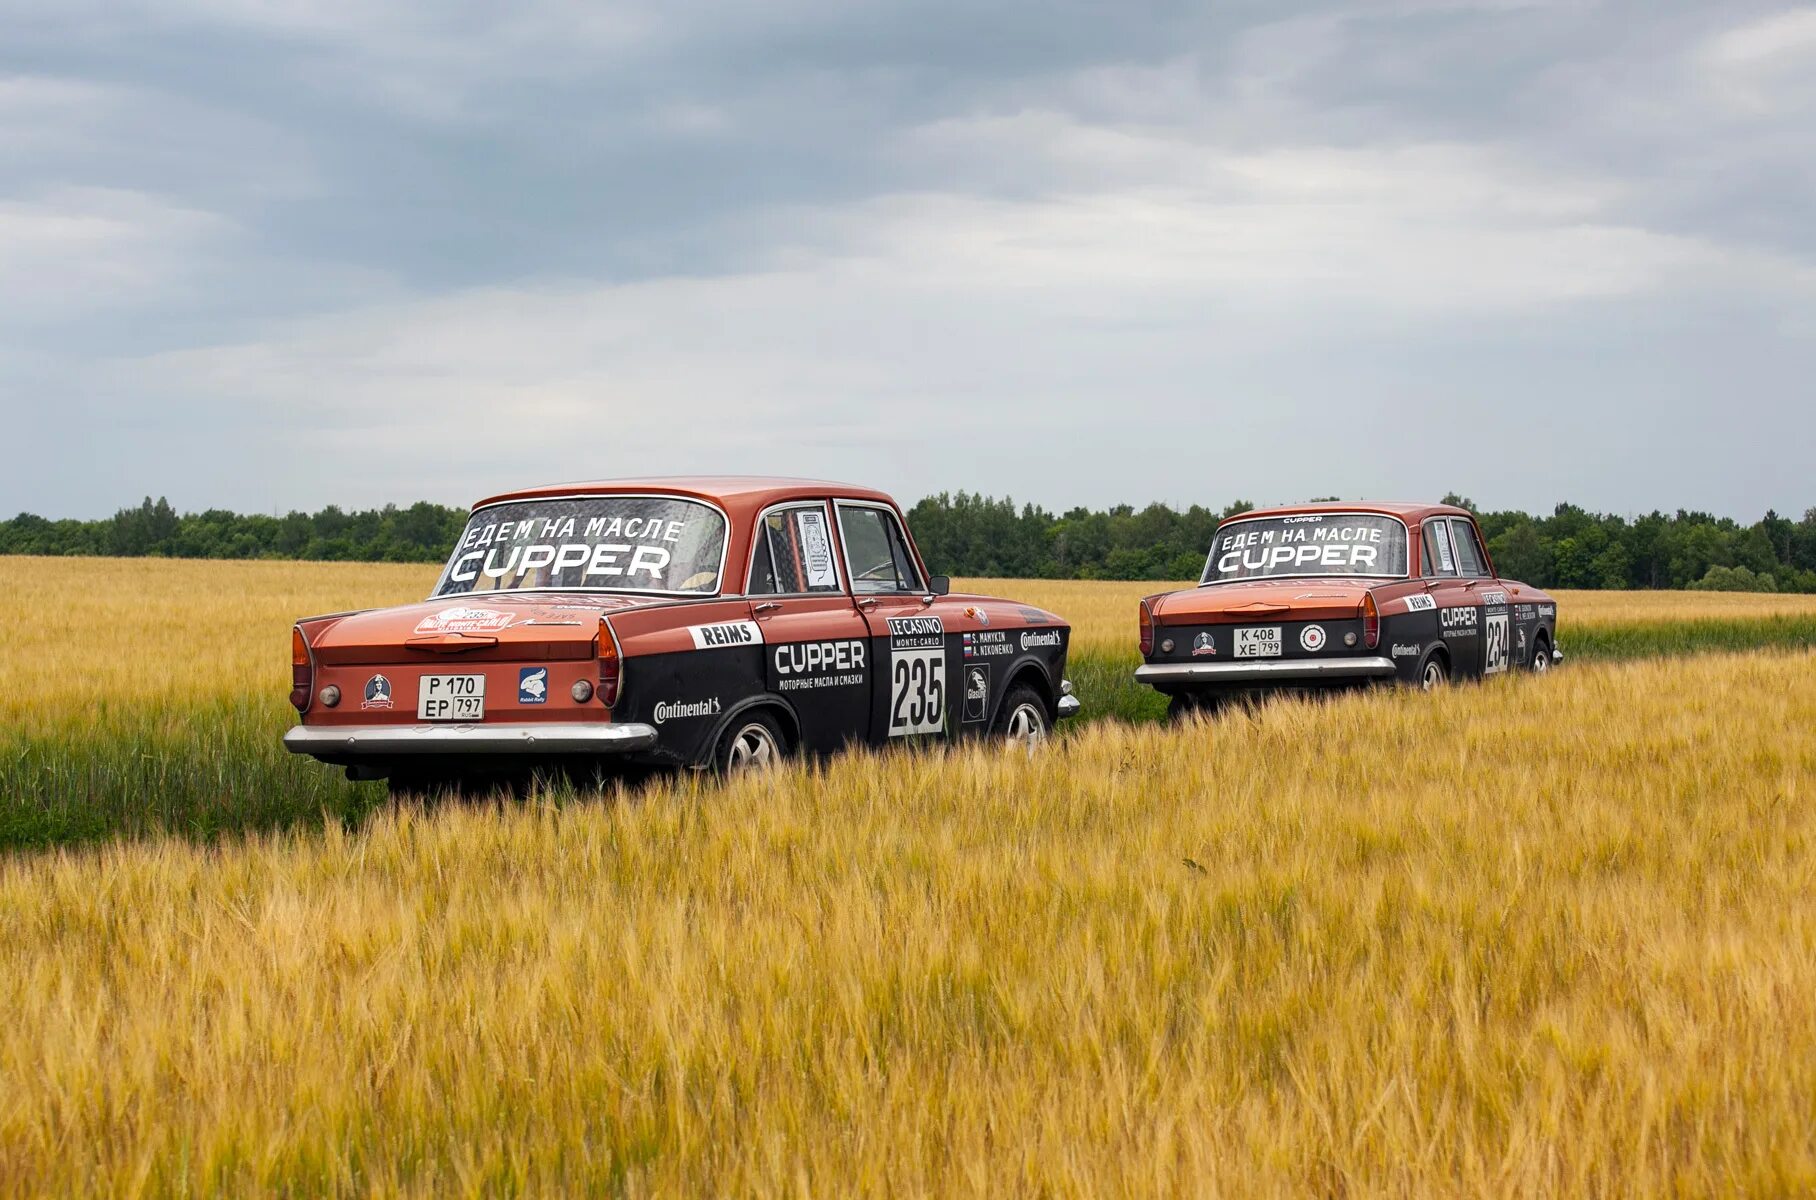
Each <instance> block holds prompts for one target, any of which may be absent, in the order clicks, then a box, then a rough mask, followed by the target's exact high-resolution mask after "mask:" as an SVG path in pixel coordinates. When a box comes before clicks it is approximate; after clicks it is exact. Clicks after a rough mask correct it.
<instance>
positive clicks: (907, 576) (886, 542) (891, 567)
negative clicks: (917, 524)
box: [839, 504, 923, 593]
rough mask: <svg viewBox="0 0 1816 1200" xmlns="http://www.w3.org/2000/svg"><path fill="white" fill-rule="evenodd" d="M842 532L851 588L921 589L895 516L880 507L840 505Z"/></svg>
mask: <svg viewBox="0 0 1816 1200" xmlns="http://www.w3.org/2000/svg"><path fill="white" fill-rule="evenodd" d="M839 532H840V534H841V535H843V537H844V539H845V569H846V571H847V572H849V573H850V575H851V590H852V591H854V592H858V593H865V592H919V591H922V590H923V588H922V585H921V573H920V572H919V571H918V570H916V569H915V565H914V556H913V555H912V554H910V553H908V543H907V540H906V539H905V538H903V537H902V531H901V528H900V527H899V526H898V525H897V524H896V521H895V515H894V514H893V513H888V512H885V511H883V510H882V509H880V508H859V507H856V506H847V505H843V504H841V505H839Z"/></svg>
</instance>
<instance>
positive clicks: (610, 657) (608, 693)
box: [598, 617, 620, 708]
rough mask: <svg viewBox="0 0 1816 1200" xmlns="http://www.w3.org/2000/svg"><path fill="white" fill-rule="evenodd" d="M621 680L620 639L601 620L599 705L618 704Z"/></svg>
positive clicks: (603, 620) (609, 705)
mask: <svg viewBox="0 0 1816 1200" xmlns="http://www.w3.org/2000/svg"><path fill="white" fill-rule="evenodd" d="M619 680H620V674H619V661H618V639H617V638H615V637H613V636H612V627H611V626H610V625H608V624H606V623H605V618H604V617H600V618H599V691H598V696H599V703H601V704H603V705H605V706H606V707H607V708H610V707H612V706H613V705H614V704H616V703H618V684H619Z"/></svg>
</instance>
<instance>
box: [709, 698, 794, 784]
mask: <svg viewBox="0 0 1816 1200" xmlns="http://www.w3.org/2000/svg"><path fill="white" fill-rule="evenodd" d="M787 757H788V738H787V736H786V735H785V734H783V732H782V727H781V726H780V725H779V724H777V723H776V719H775V718H774V717H772V716H770V715H769V714H768V713H763V712H754V713H749V714H746V715H745V716H741V717H738V718H737V719H736V720H734V721H733V722H732V723H731V724H730V725H729V726H728V727H727V728H726V730H725V733H724V735H723V736H721V737H720V738H719V744H718V746H717V747H715V748H714V750H713V770H715V771H717V772H718V773H719V774H721V775H742V774H744V773H745V772H747V771H768V770H771V769H773V768H775V767H776V766H778V765H780V764H781V762H782V760H783V759H784V758H787Z"/></svg>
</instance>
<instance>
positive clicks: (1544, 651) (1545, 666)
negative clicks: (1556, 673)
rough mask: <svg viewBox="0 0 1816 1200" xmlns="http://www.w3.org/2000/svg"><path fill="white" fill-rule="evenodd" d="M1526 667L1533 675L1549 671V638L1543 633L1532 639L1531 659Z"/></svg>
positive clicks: (1544, 673)
mask: <svg viewBox="0 0 1816 1200" xmlns="http://www.w3.org/2000/svg"><path fill="white" fill-rule="evenodd" d="M1527 669H1528V670H1530V671H1531V672H1532V673H1533V674H1534V675H1546V674H1549V673H1550V672H1551V640H1550V639H1549V638H1547V637H1545V636H1544V635H1542V634H1541V635H1540V636H1538V637H1536V638H1534V639H1532V661H1531V662H1530V663H1528V664H1527Z"/></svg>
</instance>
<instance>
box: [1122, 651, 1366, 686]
mask: <svg viewBox="0 0 1816 1200" xmlns="http://www.w3.org/2000/svg"><path fill="white" fill-rule="evenodd" d="M1397 670H1398V668H1397V667H1395V666H1394V661H1393V659H1391V658H1380V657H1371V658H1316V659H1307V658H1276V659H1258V660H1255V661H1253V662H1221V663H1148V664H1146V665H1144V666H1140V667H1137V668H1135V678H1136V680H1137V681H1138V682H1140V683H1148V684H1156V685H1162V684H1164V685H1177V684H1182V683H1249V682H1255V683H1268V682H1274V683H1285V682H1292V681H1300V680H1319V679H1379V678H1383V677H1386V676H1389V675H1393V674H1395V673H1396V672H1397Z"/></svg>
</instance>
